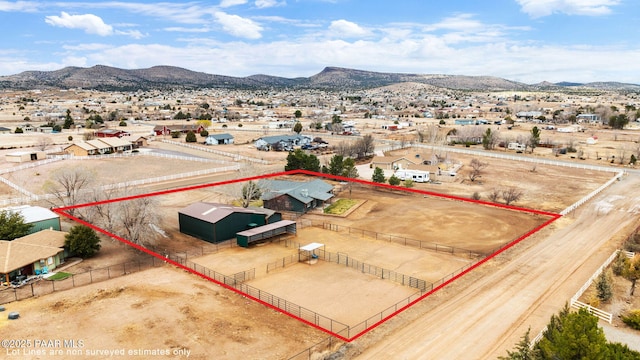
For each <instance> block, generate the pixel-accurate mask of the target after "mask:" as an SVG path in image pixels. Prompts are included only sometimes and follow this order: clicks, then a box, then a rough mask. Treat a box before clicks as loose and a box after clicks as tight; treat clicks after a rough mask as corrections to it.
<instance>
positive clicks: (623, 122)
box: [609, 114, 629, 130]
mask: <svg viewBox="0 0 640 360" xmlns="http://www.w3.org/2000/svg"><path fill="white" fill-rule="evenodd" d="M628 124H629V117H628V116H627V114H618V115H612V116H611V117H609V126H611V128H613V129H620V130H621V129H624V127H625V126H627V125H628Z"/></svg>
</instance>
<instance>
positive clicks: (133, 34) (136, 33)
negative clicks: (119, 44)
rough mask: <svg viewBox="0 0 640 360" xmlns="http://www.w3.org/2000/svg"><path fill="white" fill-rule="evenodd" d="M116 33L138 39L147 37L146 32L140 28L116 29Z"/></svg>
mask: <svg viewBox="0 0 640 360" xmlns="http://www.w3.org/2000/svg"><path fill="white" fill-rule="evenodd" d="M115 33H116V34H118V35H126V36H129V37H131V38H134V39H137V40H140V39H142V38H144V37H147V35H146V34H143V33H142V32H140V31H139V30H116V32H115Z"/></svg>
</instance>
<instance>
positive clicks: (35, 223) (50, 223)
mask: <svg viewBox="0 0 640 360" xmlns="http://www.w3.org/2000/svg"><path fill="white" fill-rule="evenodd" d="M0 210H5V211H10V212H12V213H18V214H20V215H21V216H22V218H23V219H24V222H25V223H26V224H31V225H32V227H31V230H30V231H29V234H34V233H37V232H38V231H41V230H47V229H52V230H57V231H60V230H61V229H60V216H59V215H58V214H56V213H54V212H53V211H51V210H49V209H47V208H44V207H40V206H31V205H23V206H14V207H9V208H5V209H0Z"/></svg>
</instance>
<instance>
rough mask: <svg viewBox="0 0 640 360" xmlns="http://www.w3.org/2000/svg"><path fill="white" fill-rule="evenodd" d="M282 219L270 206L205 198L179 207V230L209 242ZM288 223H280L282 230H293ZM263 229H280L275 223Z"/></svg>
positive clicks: (273, 230)
mask: <svg viewBox="0 0 640 360" xmlns="http://www.w3.org/2000/svg"><path fill="white" fill-rule="evenodd" d="M281 220H282V214H280V213H279V212H276V211H273V210H269V209H264V208H259V207H251V206H249V207H246V208H244V207H238V206H232V205H227V204H218V203H208V202H197V203H194V204H191V205H189V206H187V207H186V208H184V209H182V210H180V211H178V222H179V225H180V232H181V233H183V234H186V235H190V236H193V237H196V238H198V239H201V240H204V241H207V242H211V243H219V242H222V241H226V240H229V239H233V238H235V237H236V234H238V233H240V232H242V231H245V230H250V229H257V228H260V227H262V226H264V225H269V224H274V223H277V222H280V221H281ZM290 225H291V224H288V223H287V224H284V223H281V224H280V225H279V226H282V227H284V228H285V231H292V229H291V228H290ZM287 226H289V228H287ZM294 226H295V224H294ZM265 231H266V232H269V231H272V232H276V231H279V230H278V226H276V227H275V228H269V229H265ZM293 231H295V230H293ZM262 236H264V235H262ZM252 239H255V237H254V238H252ZM248 240H249V239H246V241H247V243H246V244H248ZM246 244H245V245H246Z"/></svg>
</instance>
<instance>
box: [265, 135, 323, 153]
mask: <svg viewBox="0 0 640 360" xmlns="http://www.w3.org/2000/svg"><path fill="white" fill-rule="evenodd" d="M311 140H312V139H311V137H310V136H305V135H299V134H296V135H273V136H264V137H261V138H260V139H258V140H256V142H255V145H256V148H257V149H258V150H266V151H268V150H285V151H290V150H293V147H294V146H302V145H308V144H311Z"/></svg>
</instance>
